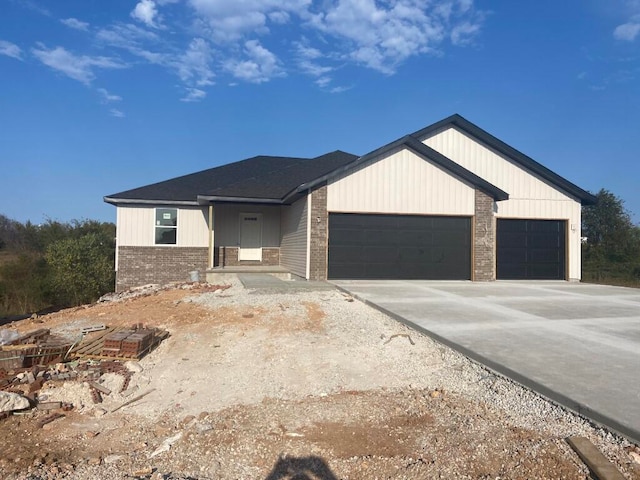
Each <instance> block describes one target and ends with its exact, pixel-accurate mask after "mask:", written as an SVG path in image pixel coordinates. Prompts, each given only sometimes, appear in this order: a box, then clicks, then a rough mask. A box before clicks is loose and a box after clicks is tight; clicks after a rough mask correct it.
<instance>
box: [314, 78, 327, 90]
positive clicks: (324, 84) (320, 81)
mask: <svg viewBox="0 0 640 480" xmlns="http://www.w3.org/2000/svg"><path fill="white" fill-rule="evenodd" d="M313 83H315V84H316V85H318V86H319V87H320V88H325V87H327V86H329V84H330V83H331V77H320V78H318V79H317V80H316V81H315V82H313Z"/></svg>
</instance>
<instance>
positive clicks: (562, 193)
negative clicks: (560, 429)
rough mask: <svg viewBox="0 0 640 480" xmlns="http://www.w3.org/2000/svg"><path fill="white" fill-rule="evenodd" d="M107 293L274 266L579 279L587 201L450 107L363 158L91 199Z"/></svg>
mask: <svg viewBox="0 0 640 480" xmlns="http://www.w3.org/2000/svg"><path fill="white" fill-rule="evenodd" d="M104 200H105V201H106V202H108V203H111V204H113V205H115V206H116V207H117V249H116V250H117V252H116V270H117V289H118V290H123V289H125V288H128V287H132V286H136V285H140V284H145V283H163V282H168V281H179V280H186V279H187V278H189V272H191V271H194V270H198V271H200V272H201V273H203V274H204V272H205V271H216V270H215V269H218V268H225V267H232V266H239V265H262V266H280V267H284V268H286V269H287V270H288V271H289V272H291V273H293V274H295V275H297V276H299V277H302V278H305V279H310V280H322V279H388V278H397V279H446V280H473V281H491V280H496V279H523V280H526V279H556V280H579V279H580V275H581V271H580V269H581V258H580V219H581V205H591V204H593V203H595V197H594V196H593V195H591V194H590V193H588V192H586V191H585V190H583V189H581V188H580V187H578V186H576V185H574V184H573V183H571V182H569V181H568V180H566V179H564V178H562V177H561V176H559V175H557V174H556V173H554V172H552V171H551V170H549V169H548V168H546V167H544V166H542V165H541V164H539V163H537V162H536V161H534V160H533V159H531V158H529V157H527V156H526V155H524V154H522V153H520V152H519V151H517V150H515V149H514V148H512V147H510V146H509V145H507V144H506V143H504V142H502V141H501V140H498V139H497V138H495V137H494V136H492V135H490V134H489V133H487V132H486V131H484V130H482V129H481V128H479V127H477V126H476V125H474V124H472V123H471V122H469V121H467V120H465V119H464V118H463V117H461V116H459V115H453V116H451V117H449V118H446V119H444V120H442V121H440V122H437V123H435V124H433V125H431V126H428V127H426V128H424V129H422V130H419V131H417V132H415V133H413V134H411V135H407V136H405V137H402V138H400V139H398V140H396V141H394V142H392V143H390V144H388V145H385V146H382V147H380V148H379V149H377V150H374V151H372V152H370V153H368V154H366V155H364V156H360V157H359V156H356V155H352V154H349V153H345V152H341V151H335V152H331V153H328V154H326V155H322V156H319V157H316V158H311V159H308V158H289V157H267V156H258V157H254V158H249V159H246V160H242V161H239V162H236V163H231V164H228V165H223V166H220V167H216V168H211V169H208V170H204V171H201V172H197V173H193V174H190V175H185V176H182V177H178V178H173V179H170V180H166V181H164V182H160V183H155V184H152V185H148V186H144V187H140V188H135V189H133V190H128V191H125V192H121V193H117V194H114V195H109V196H107V197H105V198H104Z"/></svg>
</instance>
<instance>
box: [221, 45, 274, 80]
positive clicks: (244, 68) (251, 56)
mask: <svg viewBox="0 0 640 480" xmlns="http://www.w3.org/2000/svg"><path fill="white" fill-rule="evenodd" d="M244 47H245V48H244V53H245V55H246V57H247V59H246V60H230V61H228V62H226V64H225V68H226V69H227V70H228V71H229V72H231V74H232V75H233V76H234V77H236V78H238V79H240V80H245V81H247V82H251V83H263V82H268V81H269V80H271V79H272V78H274V77H281V76H284V72H283V71H282V69H281V68H280V66H279V61H278V58H277V57H276V56H275V55H274V54H273V53H272V52H270V51H269V50H267V49H266V48H264V47H263V46H262V45H261V44H260V42H258V41H257V40H248V41H247V42H245V44H244Z"/></svg>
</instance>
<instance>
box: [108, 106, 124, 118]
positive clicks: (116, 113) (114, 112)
mask: <svg viewBox="0 0 640 480" xmlns="http://www.w3.org/2000/svg"><path fill="white" fill-rule="evenodd" d="M109 114H110V115H111V116H112V117H117V118H123V117H124V112H122V111H121V110H118V109H117V108H112V109H111V110H109Z"/></svg>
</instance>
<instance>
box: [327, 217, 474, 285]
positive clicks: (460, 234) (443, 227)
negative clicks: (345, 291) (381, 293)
mask: <svg viewBox="0 0 640 480" xmlns="http://www.w3.org/2000/svg"><path fill="white" fill-rule="evenodd" d="M328 265H329V271H328V276H329V278H331V279H358V278H359V279H363V278H369V279H428V280H468V279H470V278H471V219H470V218H468V217H426V216H419V215H362V214H353V213H331V214H329V260H328Z"/></svg>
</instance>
